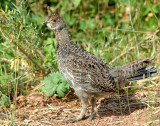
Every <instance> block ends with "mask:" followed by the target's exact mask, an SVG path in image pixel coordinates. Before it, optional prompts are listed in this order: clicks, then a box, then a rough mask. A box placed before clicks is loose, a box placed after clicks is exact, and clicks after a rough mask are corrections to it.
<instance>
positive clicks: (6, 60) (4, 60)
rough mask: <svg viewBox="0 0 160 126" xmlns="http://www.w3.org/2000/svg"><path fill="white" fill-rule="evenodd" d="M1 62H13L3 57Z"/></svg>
mask: <svg viewBox="0 0 160 126" xmlns="http://www.w3.org/2000/svg"><path fill="white" fill-rule="evenodd" d="M0 60H1V61H2V62H6V63H11V62H12V61H11V60H8V59H5V58H1V57H0Z"/></svg>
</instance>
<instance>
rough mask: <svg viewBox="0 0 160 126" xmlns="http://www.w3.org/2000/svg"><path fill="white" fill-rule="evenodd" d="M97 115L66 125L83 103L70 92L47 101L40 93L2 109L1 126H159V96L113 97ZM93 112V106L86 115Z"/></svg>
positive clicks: (155, 93) (143, 93)
mask: <svg viewBox="0 0 160 126" xmlns="http://www.w3.org/2000/svg"><path fill="white" fill-rule="evenodd" d="M97 104H101V107H100V108H99V111H98V114H99V117H95V119H94V120H93V121H90V119H86V120H82V121H79V122H75V123H68V122H64V121H63V120H64V119H66V118H71V117H75V116H77V115H79V112H80V108H81V103H80V101H79V100H78V98H77V97H76V96H75V94H74V93H72V92H70V93H69V94H68V95H67V97H65V98H63V99H59V98H57V96H54V97H51V98H46V97H45V96H44V95H43V94H42V93H40V92H36V91H35V92H34V93H31V94H30V95H28V96H19V97H17V107H16V109H15V106H13V105H12V107H11V108H9V109H7V108H0V125H2V126H3V125H5V126H6V125H9V124H12V120H13V118H15V119H14V125H15V126H26V125H29V126H46V125H47V126H63V125H64V126H117V125H118V126H143V125H146V126H148V125H159V124H160V120H159V117H160V107H159V105H160V92H159V91H158V90H156V91H149V89H148V90H145V91H139V92H136V93H135V94H134V95H133V94H125V95H123V96H121V97H118V96H112V97H110V98H107V99H100V100H99V101H98V102H97ZM90 111H91V106H90V107H89V109H88V112H87V114H89V113H90Z"/></svg>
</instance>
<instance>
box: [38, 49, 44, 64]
mask: <svg viewBox="0 0 160 126" xmlns="http://www.w3.org/2000/svg"><path fill="white" fill-rule="evenodd" d="M36 52H37V53H38V54H39V56H40V57H41V59H42V61H43V62H45V60H46V59H45V57H44V55H43V54H42V53H41V51H39V50H36Z"/></svg>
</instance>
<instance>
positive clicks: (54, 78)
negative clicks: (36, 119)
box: [40, 72, 70, 97]
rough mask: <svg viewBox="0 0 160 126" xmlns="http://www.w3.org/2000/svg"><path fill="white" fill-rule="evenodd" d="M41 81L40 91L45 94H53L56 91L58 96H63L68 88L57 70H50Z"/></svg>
mask: <svg viewBox="0 0 160 126" xmlns="http://www.w3.org/2000/svg"><path fill="white" fill-rule="evenodd" d="M42 83H43V84H44V85H43V86H42V87H41V88H40V91H41V92H44V93H45V95H46V96H53V95H54V94H55V93H57V94H58V96H59V97H64V96H65V94H66V93H68V91H69V88H70V85H69V84H68V83H67V81H66V80H65V79H64V78H63V76H62V75H61V74H60V73H59V72H51V73H50V74H49V75H48V76H47V77H45V78H44V80H43V81H42Z"/></svg>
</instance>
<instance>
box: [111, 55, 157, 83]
mask: <svg viewBox="0 0 160 126" xmlns="http://www.w3.org/2000/svg"><path fill="white" fill-rule="evenodd" d="M153 60H154V57H150V58H146V59H142V60H138V61H135V62H133V63H130V64H127V65H124V66H118V67H115V68H114V69H113V70H112V71H111V75H112V76H113V77H114V78H115V80H117V81H118V83H119V84H123V83H124V82H126V81H129V82H130V81H136V80H140V79H143V78H147V77H150V76H152V75H155V74H156V73H157V69H156V67H155V66H153V65H151V61H153Z"/></svg>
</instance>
